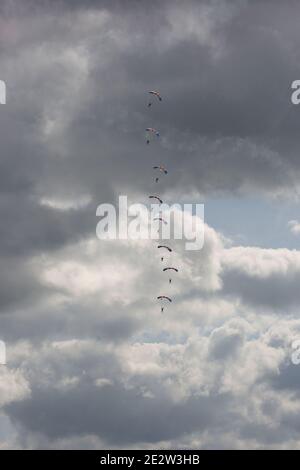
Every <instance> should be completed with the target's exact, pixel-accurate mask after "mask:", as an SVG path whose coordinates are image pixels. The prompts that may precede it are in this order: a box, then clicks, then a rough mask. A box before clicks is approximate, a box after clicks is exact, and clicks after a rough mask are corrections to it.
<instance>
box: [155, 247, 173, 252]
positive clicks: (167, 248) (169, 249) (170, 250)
mask: <svg viewBox="0 0 300 470" xmlns="http://www.w3.org/2000/svg"><path fill="white" fill-rule="evenodd" d="M157 248H165V249H166V250H168V251H169V252H170V253H171V252H172V249H171V248H169V247H168V246H166V245H158V247H157Z"/></svg>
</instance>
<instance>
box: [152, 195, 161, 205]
mask: <svg viewBox="0 0 300 470" xmlns="http://www.w3.org/2000/svg"><path fill="white" fill-rule="evenodd" d="M149 199H157V200H158V202H159V203H160V204H163V201H162V200H161V199H160V197H158V196H149Z"/></svg>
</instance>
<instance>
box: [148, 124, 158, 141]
mask: <svg viewBox="0 0 300 470" xmlns="http://www.w3.org/2000/svg"><path fill="white" fill-rule="evenodd" d="M155 136H156V137H159V132H158V131H157V130H156V129H153V127H147V128H146V142H147V144H150V140H151V138H154V137H155Z"/></svg>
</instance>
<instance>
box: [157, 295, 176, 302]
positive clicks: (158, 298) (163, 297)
mask: <svg viewBox="0 0 300 470" xmlns="http://www.w3.org/2000/svg"><path fill="white" fill-rule="evenodd" d="M157 300H168V301H169V302H172V299H170V297H167V296H166V295H159V296H158V297H157Z"/></svg>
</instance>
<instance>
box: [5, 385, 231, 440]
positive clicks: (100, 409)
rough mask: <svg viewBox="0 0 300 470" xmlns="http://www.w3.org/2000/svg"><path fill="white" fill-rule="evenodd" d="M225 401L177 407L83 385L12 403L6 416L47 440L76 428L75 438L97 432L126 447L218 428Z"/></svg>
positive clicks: (113, 389)
mask: <svg viewBox="0 0 300 470" xmlns="http://www.w3.org/2000/svg"><path fill="white" fill-rule="evenodd" d="M226 402H227V398H226V396H223V397H222V396H219V397H217V396H216V397H205V396H204V397H198V398H197V397H195V398H190V399H189V400H187V401H186V402H181V403H177V404H176V403H172V402H171V401H170V400H168V399H167V397H164V396H161V397H156V398H146V397H143V396H141V395H140V394H139V393H137V391H135V390H126V389H124V388H123V387H122V386H120V385H114V386H111V385H106V386H102V387H101V388H99V387H96V386H95V385H92V384H89V383H82V384H81V385H80V386H78V387H76V389H74V390H68V391H67V392H63V393H60V392H58V391H55V390H53V389H37V390H36V391H34V392H33V395H32V398H30V399H29V400H24V401H23V402H20V403H15V404H13V405H9V406H8V408H7V412H8V413H9V416H10V417H11V418H12V419H13V420H15V419H16V420H17V421H18V422H19V423H21V424H22V425H23V426H24V427H25V428H26V429H30V431H32V432H39V433H42V434H46V435H48V437H52V438H53V437H59V436H72V435H74V430H76V434H83V435H84V434H87V433H89V434H95V435H98V436H99V437H101V438H102V439H103V440H104V441H106V442H107V443H108V444H115V445H117V444H121V445H124V444H132V443H138V442H148V443H155V442H159V441H161V440H165V439H174V438H178V437H180V436H182V435H183V434H184V433H191V432H193V431H196V430H197V431H198V432H203V431H204V430H205V429H206V428H207V427H208V426H209V427H211V426H216V425H217V422H218V412H216V410H219V411H220V410H221V409H222V408H223V407H224V406H226ZM32 416H35V419H34V420H33V419H32ZM61 416H64V419H63V420H62V419H61ZM131 424H132V425H131Z"/></svg>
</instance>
